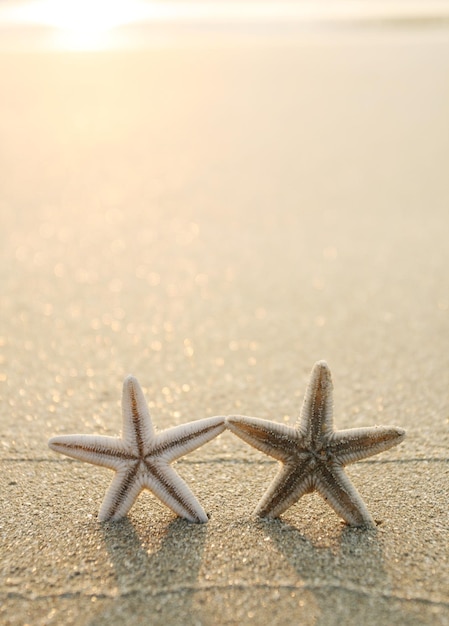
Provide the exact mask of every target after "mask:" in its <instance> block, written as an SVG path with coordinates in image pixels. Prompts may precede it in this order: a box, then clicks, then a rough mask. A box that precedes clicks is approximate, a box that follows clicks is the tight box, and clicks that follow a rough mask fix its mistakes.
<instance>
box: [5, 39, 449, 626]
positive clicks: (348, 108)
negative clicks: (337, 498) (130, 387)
mask: <svg viewBox="0 0 449 626" xmlns="http://www.w3.org/2000/svg"><path fill="white" fill-rule="evenodd" d="M448 53H449V37H447V35H446V34H445V32H444V31H438V30H436V31H435V32H434V31H432V30H427V29H424V30H423V31H422V32H421V31H419V30H414V29H412V30H410V31H408V30H404V31H402V30H400V29H399V31H398V32H393V31H387V32H383V31H381V30H376V29H374V30H373V31H370V32H369V33H366V34H365V35H363V36H360V35H354V34H349V33H348V34H346V35H344V34H342V33H340V34H338V33H337V34H335V33H334V34H331V33H329V34H328V35H326V36H325V35H322V36H320V37H309V36H305V35H304V36H298V37H297V38H296V39H292V40H289V42H286V43H284V44H281V43H280V42H278V41H273V40H271V39H270V38H268V39H267V40H266V41H263V40H260V41H258V42H255V41H251V42H250V43H248V44H247V45H245V44H244V42H242V41H241V40H240V41H239V43H238V45H233V44H232V43H231V42H229V43H228V44H225V43H224V42H223V41H220V44H219V45H218V44H217V45H215V46H214V45H209V46H208V47H205V46H179V47H173V46H167V47H164V46H161V47H155V48H153V49H149V50H146V51H139V52H126V53H125V52H121V53H119V52H108V53H97V54H88V53H84V54H80V53H78V54H69V53H66V54H64V55H57V54H34V55H31V54H18V53H16V54H8V53H6V52H4V53H2V54H1V55H0V75H1V76H2V98H1V100H0V137H1V140H0V172H1V174H0V176H1V187H0V216H1V225H2V227H1V231H0V237H1V246H0V254H1V263H0V275H1V282H0V284H1V293H0V301H1V311H2V313H1V315H2V323H1V331H0V337H1V361H0V398H1V404H0V406H1V414H0V424H1V447H0V450H1V452H0V467H1V472H0V485H1V488H0V502H1V510H2V514H1V516H0V517H1V534H2V547H1V576H0V599H1V603H0V619H1V620H2V623H4V624H8V625H19V624H20V625H22V624H33V626H36V625H40V624H62V623H64V624H73V625H75V624H76V625H78V624H83V625H84V624H90V625H95V626H97V625H98V626H99V625H101V624H108V625H109V626H111V625H112V624H122V623H125V622H126V624H129V625H135V624H136V625H137V624H143V623H145V624H147V623H150V624H188V625H190V624H192V625H193V624H203V625H206V624H223V625H228V624H229V625H233V624H264V623H270V624H283V625H285V624H297V623H301V624H310V625H311V624H314V625H318V624H319V625H320V626H326V625H331V624H336V623H341V624H342V623H344V624H360V623H363V624H365V625H371V624H373V625H374V624H376V625H378V624H389V625H394V624H397V625H401V626H403V625H404V624H405V625H409V624H410V625H412V624H413V625H418V624H419V625H422V624H429V625H431V624H432V626H433V625H435V624H441V625H442V624H449V594H448V589H449V567H448V560H449V559H448V557H449V548H448V540H447V531H448V523H449V513H448V506H447V502H448V494H449V483H448V477H449V473H448V443H449V436H448V416H449V332H448V330H449V324H448V312H449V275H448V266H449V246H448V228H449V211H448V206H449V182H448V172H447V164H448V162H449V117H448V111H449V88H448V85H449V54H448ZM319 359H325V360H326V361H327V362H328V363H329V365H330V368H331V371H332V374H333V380H334V387H335V391H334V401H335V426H336V427H337V428H351V427H359V426H372V425H375V424H385V425H396V426H400V427H402V428H405V429H406V430H407V439H406V440H405V441H404V443H402V444H401V445H400V446H398V447H397V448H394V449H392V450H390V451H388V452H384V453H382V454H381V455H378V456H375V457H372V458H371V459H367V460H366V461H364V462H360V463H357V464H355V465H352V466H350V467H349V468H348V470H347V471H348V474H349V476H350V477H351V479H352V481H353V482H354V484H355V486H356V487H357V489H358V490H359V492H360V493H361V495H362V497H363V499H364V501H365V502H366V504H367V507H368V509H369V511H370V512H371V514H372V515H373V517H374V519H375V520H376V521H377V524H378V525H377V529H376V530H374V531H373V530H372V531H363V530H360V529H351V528H348V527H347V526H345V525H344V524H343V523H342V522H341V520H340V519H339V518H338V517H337V516H336V515H335V513H334V512H333V511H332V509H330V507H328V506H327V505H326V504H325V503H324V501H322V500H321V499H320V498H319V497H318V496H317V495H316V494H313V495H310V496H307V497H304V498H303V499H302V500H300V502H298V503H297V504H296V505H295V506H293V507H292V508H290V509H289V510H288V511H287V512H286V513H285V514H284V515H283V516H282V518H281V520H277V521H270V522H260V521H257V520H254V519H253V518H252V516H251V512H252V510H253V509H254V507H255V505H256V503H257V502H258V500H259V499H260V497H261V496H262V494H263V492H264V490H265V488H266V487H267V485H268V484H269V482H270V480H271V479H272V477H273V475H274V473H275V472H276V463H275V462H274V461H273V460H272V459H269V458H268V457H266V456H264V455H262V454H261V453H258V452H257V451H255V450H254V449H252V448H250V447H249V446H247V445H245V444H244V443H243V442H242V441H241V440H239V439H237V438H236V437H235V436H233V435H232V434H231V433H229V432H225V433H224V434H222V435H221V436H220V437H218V438H217V439H215V440H213V441H212V442H211V443H209V444H207V445H205V446H204V447H203V448H200V449H199V450H197V451H196V452H194V453H192V454H190V455H189V456H187V457H184V458H182V459H181V460H180V461H179V462H178V463H177V465H176V467H177V470H178V471H179V473H180V474H181V475H182V476H183V477H184V478H185V479H186V481H187V482H188V483H189V485H190V486H191V487H192V489H193V491H194V492H195V493H196V495H197V496H198V498H199V500H200V501H201V503H202V505H203V506H204V507H205V509H206V510H207V511H208V513H209V514H210V516H211V517H210V521H209V523H208V524H206V525H192V524H189V523H188V522H185V521H183V520H180V519H177V518H176V517H175V516H174V514H172V513H171V512H170V511H169V510H168V509H166V508H164V507H163V506H162V505H161V504H160V503H159V502H158V501H157V500H156V499H155V498H154V497H153V496H151V495H150V494H149V493H148V492H146V493H145V494H141V496H140V497H139V499H138V501H137V503H136V505H135V506H134V507H133V508H132V509H131V511H130V513H129V515H128V517H127V519H126V520H124V521H123V522H120V523H116V524H113V523H105V524H100V523H99V522H98V520H97V518H96V516H97V513H98V510H99V507H100V504H101V501H102V499H103V496H104V492H105V489H106V488H107V486H108V484H109V482H110V480H111V478H112V472H110V471H108V470H106V469H102V468H98V467H94V466H90V465H88V464H85V463H80V462H75V461H71V460H69V459H67V458H65V457H62V456H58V455H56V454H55V453H53V452H51V451H50V450H49V449H48V447H47V441H48V439H49V438H50V437H51V436H53V435H56V434H63V433H64V434H69V433H77V432H81V433H86V434H93V433H98V434H107V435H117V434H118V433H119V431H120V427H121V415H120V397H121V386H122V381H123V378H124V376H125V375H127V374H128V373H133V374H134V375H135V376H136V377H137V378H138V379H139V381H140V383H141V385H142V386H143V388H144V391H145V394H146V397H147V400H148V401H149V405H150V410H151V413H152V416H153V420H154V423H155V425H156V426H157V427H158V428H160V429H162V428H166V427H170V426H173V425H176V424H181V423H183V422H187V421H190V420H193V419H200V418H203V417H207V416H209V415H217V414H233V413H240V414H246V415H254V416H258V417H261V418H266V419H272V420H276V421H280V422H285V423H288V424H292V425H293V424H294V423H295V421H296V419H297V416H298V414H299V410H300V407H301V403H302V399H303V394H304V391H305V388H306V383H307V380H308V376H309V373H310V370H311V368H312V365H313V363H314V362H315V361H317V360H319Z"/></svg>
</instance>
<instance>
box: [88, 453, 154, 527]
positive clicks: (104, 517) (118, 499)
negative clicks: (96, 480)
mask: <svg viewBox="0 0 449 626" xmlns="http://www.w3.org/2000/svg"><path fill="white" fill-rule="evenodd" d="M138 469H139V463H138V462H134V463H132V464H129V465H126V466H123V465H122V467H121V468H120V469H119V470H118V471H117V473H116V475H115V476H114V478H113V479H112V483H111V485H110V487H109V489H108V490H107V492H106V495H105V497H104V500H103V502H102V505H101V508H100V512H99V513H98V519H99V520H100V522H107V521H108V520H113V521H116V520H119V519H122V518H123V517H125V515H126V514H127V513H128V511H129V510H130V508H131V507H132V505H133V504H134V502H135V500H136V498H137V496H138V495H139V493H140V492H141V491H142V489H143V488H144V487H145V484H144V480H143V479H142V476H138Z"/></svg>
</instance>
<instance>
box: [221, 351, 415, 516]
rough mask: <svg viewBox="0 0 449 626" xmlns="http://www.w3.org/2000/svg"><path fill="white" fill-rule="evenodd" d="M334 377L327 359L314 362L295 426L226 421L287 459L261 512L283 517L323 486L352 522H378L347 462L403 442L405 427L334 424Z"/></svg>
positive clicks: (259, 445)
mask: <svg viewBox="0 0 449 626" xmlns="http://www.w3.org/2000/svg"><path fill="white" fill-rule="evenodd" d="M332 405H333V402H332V379H331V373H330V370H329V367H328V365H327V363H326V362H325V361H318V362H317V363H315V365H314V367H313V369H312V374H311V377H310V382H309V384H308V387H307V390H306V394H305V397H304V404H303V407H302V410H301V415H300V418H299V421H298V424H297V426H296V428H291V427H290V426H287V425H285V424H277V423H276V422H271V421H268V420H262V419H258V418H256V417H245V416H241V415H236V416H232V417H228V418H227V420H226V423H227V426H228V428H229V429H230V430H231V431H232V432H234V433H235V434H236V435H238V436H239V437H240V438H241V439H243V440H244V441H246V442H247V443H249V444H251V445H252V446H254V447H255V448H257V449H258V450H261V451H262V452H265V453H266V454H268V455H269V456H272V457H274V458H275V459H277V460H278V461H280V462H281V463H282V465H281V468H280V470H279V472H278V474H277V476H276V477H275V478H274V480H273V482H272V483H271V485H270V486H269V487H268V489H267V491H266V493H265V494H264V496H263V497H262V499H261V500H260V502H259V504H258V505H257V507H256V510H255V514H256V515H259V516H260V517H278V516H279V515H281V513H283V512H284V511H286V510H287V509H288V508H289V507H290V506H291V505H292V504H294V503H295V502H297V501H298V500H299V498H301V496H303V495H304V494H306V493H311V492H312V491H315V490H316V491H318V493H319V494H320V495H321V496H323V498H324V499H325V500H326V501H327V502H328V503H329V504H330V506H331V507H332V508H333V509H334V511H335V512H336V513H337V514H338V515H340V516H341V517H342V518H343V519H344V520H345V521H346V522H347V523H348V524H349V525H352V526H368V527H369V526H371V527H373V526H374V521H373V518H372V517H371V515H370V514H369V512H368V509H367V508H366V506H365V504H364V502H363V500H362V498H361V497H360V495H359V494H358V493H357V491H356V489H355V487H354V485H353V484H352V483H351V481H350V480H349V478H348V476H347V475H346V474H345V472H344V469H343V468H344V466H345V465H348V464H349V463H354V462H355V461H359V460H360V459H364V458H366V457H368V456H371V455H373V454H377V453H378V452H382V451H383V450H387V449H388V448H391V447H392V446H395V445H396V444H398V443H400V442H401V441H402V440H403V439H404V437H405V431H404V430H403V429H402V428H396V427H394V426H391V427H389V426H374V427H372V428H352V429H350V430H337V431H335V430H334V429H333V419H332Z"/></svg>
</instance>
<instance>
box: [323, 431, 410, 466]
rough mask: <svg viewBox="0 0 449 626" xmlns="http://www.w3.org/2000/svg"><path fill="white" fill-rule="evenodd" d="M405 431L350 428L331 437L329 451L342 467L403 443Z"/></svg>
mask: <svg viewBox="0 0 449 626" xmlns="http://www.w3.org/2000/svg"><path fill="white" fill-rule="evenodd" d="M404 437H405V430H403V429H402V428H396V427H394V426H374V427H371V428H350V429H348V430H339V431H337V432H335V433H333V434H332V435H331V437H330V444H329V447H328V449H329V451H330V452H331V453H332V454H333V455H334V457H335V458H336V459H338V462H339V463H341V464H342V465H348V464H349V463H354V462H355V461H360V459H365V458H366V457H369V456H372V455H373V454H378V453H379V452H383V451H384V450H388V449H389V448H392V447H393V446H396V445H397V444H399V443H401V441H402V440H403V439H404Z"/></svg>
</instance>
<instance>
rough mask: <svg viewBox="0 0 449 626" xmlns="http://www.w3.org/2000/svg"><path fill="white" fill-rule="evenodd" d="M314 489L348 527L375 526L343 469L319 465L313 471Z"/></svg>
mask: <svg viewBox="0 0 449 626" xmlns="http://www.w3.org/2000/svg"><path fill="white" fill-rule="evenodd" d="M314 482H315V489H316V490H317V491H318V492H319V493H320V494H321V495H322V496H323V498H324V499H325V500H326V501H327V502H328V503H329V504H330V506H331V507H332V508H333V509H334V511H335V512H336V513H337V515H339V516H340V517H342V518H343V519H344V520H345V522H347V523H348V524H349V525H350V526H367V527H373V526H375V524H374V520H373V518H372V517H371V515H370V513H369V511H368V509H367V508H366V506H365V503H364V502H363V500H362V498H361V497H360V495H359V494H358V492H357V490H356V488H355V487H354V485H353V484H352V482H351V481H350V480H349V478H348V476H347V475H346V474H345V472H344V470H343V468H342V467H341V466H340V465H338V464H333V465H332V468H329V467H326V466H324V464H321V465H320V467H319V468H317V469H316V471H315V481H314Z"/></svg>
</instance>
